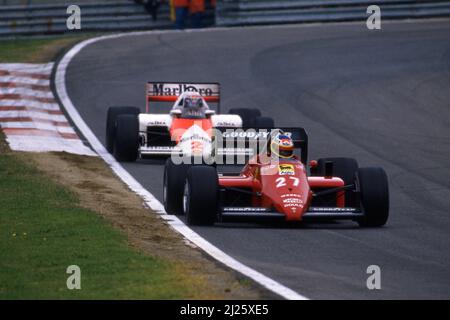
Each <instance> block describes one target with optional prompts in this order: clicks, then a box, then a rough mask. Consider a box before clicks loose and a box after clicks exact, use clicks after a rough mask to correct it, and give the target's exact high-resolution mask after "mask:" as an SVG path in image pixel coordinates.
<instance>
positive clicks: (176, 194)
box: [163, 158, 189, 215]
mask: <svg viewBox="0 0 450 320" xmlns="http://www.w3.org/2000/svg"><path fill="white" fill-rule="evenodd" d="M188 170H189V165H188V164H183V163H181V164H175V163H174V162H173V161H172V159H171V158H169V159H167V160H166V164H165V167H164V186H163V199H164V209H165V210H166V212H167V213H168V214H177V215H180V214H183V190H184V184H185V182H186V176H187V172H188Z"/></svg>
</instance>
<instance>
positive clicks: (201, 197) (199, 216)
mask: <svg viewBox="0 0 450 320" xmlns="http://www.w3.org/2000/svg"><path fill="white" fill-rule="evenodd" d="M183 209H184V212H185V215H186V222H187V224H188V225H194V226H210V225H213V224H214V222H216V220H217V214H218V209H219V179H218V175H217V170H216V168H214V167H212V166H192V167H191V168H190V169H189V171H188V174H187V179H186V184H185V187H184V195H183Z"/></svg>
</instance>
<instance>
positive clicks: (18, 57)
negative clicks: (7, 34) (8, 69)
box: [0, 35, 88, 63]
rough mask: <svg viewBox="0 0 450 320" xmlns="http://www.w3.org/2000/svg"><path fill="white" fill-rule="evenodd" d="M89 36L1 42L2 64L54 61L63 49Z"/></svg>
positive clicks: (0, 58)
mask: <svg viewBox="0 0 450 320" xmlns="http://www.w3.org/2000/svg"><path fill="white" fill-rule="evenodd" d="M87 37H88V35H82V36H76V35H74V36H66V37H59V36H58V37H50V38H33V39H16V40H1V41H0V63H11V62H29V63H44V62H49V61H51V60H53V59H54V57H55V55H56V54H57V53H58V52H59V51H60V50H61V49H63V48H66V47H67V46H69V45H71V44H73V43H75V42H77V41H79V40H81V39H84V38H87Z"/></svg>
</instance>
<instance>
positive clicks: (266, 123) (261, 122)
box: [254, 117, 275, 128]
mask: <svg viewBox="0 0 450 320" xmlns="http://www.w3.org/2000/svg"><path fill="white" fill-rule="evenodd" d="M254 127H255V128H274V127H275V121H274V120H273V118H270V117H256V118H255V123H254Z"/></svg>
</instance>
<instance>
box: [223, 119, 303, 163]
mask: <svg viewBox="0 0 450 320" xmlns="http://www.w3.org/2000/svg"><path fill="white" fill-rule="evenodd" d="M216 129H218V130H219V131H221V132H222V137H221V139H223V140H233V141H235V142H236V144H237V142H238V141H245V142H249V141H251V140H253V141H254V140H255V139H257V140H258V141H265V142H267V143H270V141H269V140H270V137H271V133H272V132H273V131H274V130H275V131H276V130H279V131H282V132H283V133H285V134H286V135H289V136H290V137H291V138H292V140H293V142H294V147H295V148H296V149H300V160H301V162H302V163H303V164H305V165H307V161H308V134H307V133H306V130H305V129H304V128H299V127H296V128H294V127H275V128H269V127H266V128H263V127H258V128H255V127H248V128H241V129H230V128H224V127H216ZM246 146H247V145H246ZM260 151H261V150H260Z"/></svg>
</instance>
